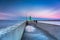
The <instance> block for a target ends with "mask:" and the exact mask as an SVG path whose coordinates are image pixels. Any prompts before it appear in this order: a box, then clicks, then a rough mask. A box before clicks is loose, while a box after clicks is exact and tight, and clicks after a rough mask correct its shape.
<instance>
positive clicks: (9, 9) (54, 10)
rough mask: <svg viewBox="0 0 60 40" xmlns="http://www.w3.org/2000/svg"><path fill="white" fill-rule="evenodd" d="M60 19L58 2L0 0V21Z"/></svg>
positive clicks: (47, 0)
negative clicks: (22, 18) (30, 17)
mask: <svg viewBox="0 0 60 40" xmlns="http://www.w3.org/2000/svg"><path fill="white" fill-rule="evenodd" d="M29 16H32V17H35V18H49V19H60V1H58V0H40V1H37V0H34V1H33V0H30V1H27V0H24V1H23V0H22V1H21V0H20V1H19V0H15V1H13V0H11V1H7V0H6V1H1V0H0V20H20V18H21V17H29Z"/></svg>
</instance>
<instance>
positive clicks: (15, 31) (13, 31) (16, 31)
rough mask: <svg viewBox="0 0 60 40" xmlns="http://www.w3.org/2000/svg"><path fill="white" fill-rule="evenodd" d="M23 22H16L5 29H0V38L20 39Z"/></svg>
mask: <svg viewBox="0 0 60 40" xmlns="http://www.w3.org/2000/svg"><path fill="white" fill-rule="evenodd" d="M24 28H25V23H24V22H22V23H18V24H15V25H13V26H11V27H8V28H6V29H2V30H0V40H21V37H22V34H23V31H24Z"/></svg>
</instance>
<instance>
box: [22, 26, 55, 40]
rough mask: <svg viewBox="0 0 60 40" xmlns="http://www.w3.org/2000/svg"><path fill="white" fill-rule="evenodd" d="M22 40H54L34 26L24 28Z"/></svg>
mask: <svg viewBox="0 0 60 40" xmlns="http://www.w3.org/2000/svg"><path fill="white" fill-rule="evenodd" d="M22 40H56V39H55V38H54V37H52V36H50V35H49V34H47V33H45V32H44V31H43V30H40V29H39V28H36V27H34V26H29V25H28V26H26V28H25V32H24V35H23V37H22Z"/></svg>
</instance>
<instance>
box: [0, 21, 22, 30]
mask: <svg viewBox="0 0 60 40" xmlns="http://www.w3.org/2000/svg"><path fill="white" fill-rule="evenodd" d="M21 22H23V21H22V20H0V29H3V28H7V27H10V26H12V25H14V24H16V23H21Z"/></svg>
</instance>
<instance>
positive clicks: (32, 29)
mask: <svg viewBox="0 0 60 40" xmlns="http://www.w3.org/2000/svg"><path fill="white" fill-rule="evenodd" d="M25 30H26V31H27V32H33V31H35V28H34V27H33V26H29V25H28V26H26V29H25Z"/></svg>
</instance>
